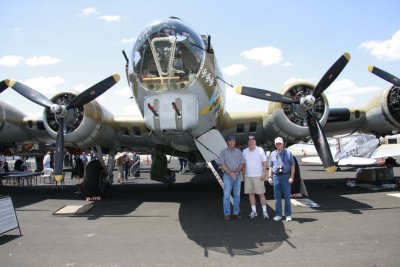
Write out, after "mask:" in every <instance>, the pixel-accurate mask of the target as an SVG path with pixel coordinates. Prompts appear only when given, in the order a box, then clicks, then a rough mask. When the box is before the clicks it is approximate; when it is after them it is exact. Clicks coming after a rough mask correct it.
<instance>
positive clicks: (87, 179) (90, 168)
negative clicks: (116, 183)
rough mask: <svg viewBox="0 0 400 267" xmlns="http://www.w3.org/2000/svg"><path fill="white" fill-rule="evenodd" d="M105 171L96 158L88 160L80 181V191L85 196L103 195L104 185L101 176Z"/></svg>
mask: <svg viewBox="0 0 400 267" xmlns="http://www.w3.org/2000/svg"><path fill="white" fill-rule="evenodd" d="M106 173H107V172H106V171H105V170H104V168H103V166H102V165H101V163H100V161H98V160H93V161H90V162H89V163H88V164H87V166H86V169H85V174H84V175H83V182H82V193H83V195H84V196H85V197H96V196H102V195H104V193H105V190H106V187H105V186H104V184H103V183H104V182H103V180H104V179H103V178H104V177H103V176H104V175H105V174H106Z"/></svg>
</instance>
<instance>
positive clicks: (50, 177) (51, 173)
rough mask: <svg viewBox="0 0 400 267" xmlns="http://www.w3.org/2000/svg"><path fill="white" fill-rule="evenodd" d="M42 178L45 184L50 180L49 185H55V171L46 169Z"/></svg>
mask: <svg viewBox="0 0 400 267" xmlns="http://www.w3.org/2000/svg"><path fill="white" fill-rule="evenodd" d="M41 178H43V183H46V179H48V180H49V182H48V183H49V184H51V183H53V180H54V170H53V169H52V168H45V169H44V170H43V174H42V175H41Z"/></svg>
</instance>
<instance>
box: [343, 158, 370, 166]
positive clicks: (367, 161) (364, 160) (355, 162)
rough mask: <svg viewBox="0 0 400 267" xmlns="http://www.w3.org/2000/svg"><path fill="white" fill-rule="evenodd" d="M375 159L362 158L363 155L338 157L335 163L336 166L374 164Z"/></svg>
mask: <svg viewBox="0 0 400 267" xmlns="http://www.w3.org/2000/svg"><path fill="white" fill-rule="evenodd" d="M375 164H376V159H373V158H363V157H348V158H343V159H340V160H339V161H338V163H337V165H338V166H366V165H375Z"/></svg>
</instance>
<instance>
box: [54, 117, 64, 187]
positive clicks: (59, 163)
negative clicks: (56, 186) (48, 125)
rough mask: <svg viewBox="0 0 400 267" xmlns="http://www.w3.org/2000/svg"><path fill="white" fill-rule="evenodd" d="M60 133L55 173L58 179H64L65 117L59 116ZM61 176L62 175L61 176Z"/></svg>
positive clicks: (58, 134)
mask: <svg viewBox="0 0 400 267" xmlns="http://www.w3.org/2000/svg"><path fill="white" fill-rule="evenodd" d="M57 120H58V127H59V128H58V133H57V141H56V150H55V155H54V156H55V158H54V163H55V167H54V175H55V177H56V180H57V181H61V180H62V175H63V165H64V118H63V117H58V118H57ZM60 176H61V177H60Z"/></svg>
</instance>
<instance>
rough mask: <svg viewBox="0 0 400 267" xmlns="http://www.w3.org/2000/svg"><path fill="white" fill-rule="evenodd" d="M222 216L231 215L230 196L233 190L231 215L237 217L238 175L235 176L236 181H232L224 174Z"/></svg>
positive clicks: (238, 200)
mask: <svg viewBox="0 0 400 267" xmlns="http://www.w3.org/2000/svg"><path fill="white" fill-rule="evenodd" d="M223 178H224V201H223V203H224V214H225V215H230V214H231V202H230V196H231V192H232V189H233V214H235V215H237V214H239V213H240V208H239V205H240V184H241V181H240V174H237V175H236V180H235V181H233V180H232V177H231V176H230V175H228V174H225V173H224V177H223Z"/></svg>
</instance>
